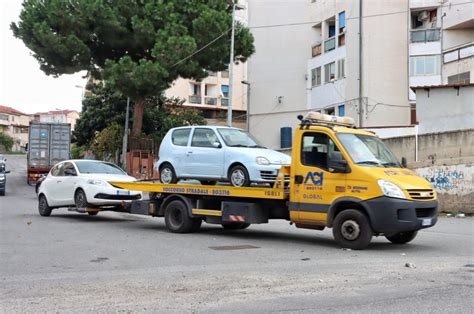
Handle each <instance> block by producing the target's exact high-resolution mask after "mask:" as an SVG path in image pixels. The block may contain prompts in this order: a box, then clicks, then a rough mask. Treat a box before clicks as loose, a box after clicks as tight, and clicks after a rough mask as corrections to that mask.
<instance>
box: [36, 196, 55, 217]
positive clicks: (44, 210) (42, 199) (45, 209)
mask: <svg viewBox="0 0 474 314" xmlns="http://www.w3.org/2000/svg"><path fill="white" fill-rule="evenodd" d="M52 211H53V209H52V208H51V207H49V205H48V200H47V199H46V196H44V195H43V194H41V195H40V196H39V198H38V212H39V214H40V215H41V216H44V217H48V216H50V215H51V212H52Z"/></svg>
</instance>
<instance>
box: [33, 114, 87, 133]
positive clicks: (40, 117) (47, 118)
mask: <svg viewBox="0 0 474 314" xmlns="http://www.w3.org/2000/svg"><path fill="white" fill-rule="evenodd" d="M79 117H80V114H79V112H77V111H76V110H68V109H64V110H59V109H58V110H51V111H48V112H37V113H35V114H34V119H35V121H38V122H43V123H69V124H71V130H74V128H75V126H76V121H77V120H78V119H79Z"/></svg>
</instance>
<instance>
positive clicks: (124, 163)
mask: <svg viewBox="0 0 474 314" xmlns="http://www.w3.org/2000/svg"><path fill="white" fill-rule="evenodd" d="M129 112H130V97H127V112H126V113H125V129H124V132H123V143H122V168H123V169H124V170H125V172H126V171H127V146H128V120H129V115H130V114H129Z"/></svg>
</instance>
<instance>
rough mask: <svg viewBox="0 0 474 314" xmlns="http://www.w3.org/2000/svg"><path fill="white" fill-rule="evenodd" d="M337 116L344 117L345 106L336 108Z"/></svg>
mask: <svg viewBox="0 0 474 314" xmlns="http://www.w3.org/2000/svg"><path fill="white" fill-rule="evenodd" d="M337 115H338V116H339V117H344V116H345V115H346V106H345V105H340V106H339V107H338V112H337Z"/></svg>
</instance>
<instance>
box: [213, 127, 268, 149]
mask: <svg viewBox="0 0 474 314" xmlns="http://www.w3.org/2000/svg"><path fill="white" fill-rule="evenodd" d="M217 131H218V132H219V134H220V135H221V137H222V139H223V140H224V142H225V144H226V145H227V146H230V147H253V148H265V147H263V146H262V145H260V144H259V143H258V142H257V140H256V139H254V138H253V137H252V136H251V135H250V134H249V133H248V132H245V131H244V130H239V129H224V128H222V129H217Z"/></svg>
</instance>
